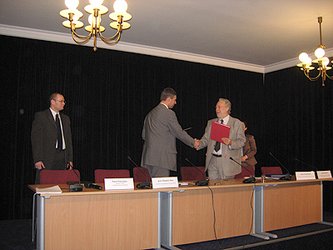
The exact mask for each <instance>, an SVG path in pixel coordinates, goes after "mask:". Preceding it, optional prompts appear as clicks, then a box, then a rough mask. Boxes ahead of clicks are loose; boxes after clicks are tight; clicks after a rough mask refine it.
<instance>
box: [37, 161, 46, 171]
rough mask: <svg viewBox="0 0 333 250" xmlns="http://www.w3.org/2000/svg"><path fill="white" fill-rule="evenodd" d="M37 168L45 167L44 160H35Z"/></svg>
mask: <svg viewBox="0 0 333 250" xmlns="http://www.w3.org/2000/svg"><path fill="white" fill-rule="evenodd" d="M35 168H37V169H39V170H41V169H43V168H45V166H44V163H43V162H42V161H37V162H35Z"/></svg>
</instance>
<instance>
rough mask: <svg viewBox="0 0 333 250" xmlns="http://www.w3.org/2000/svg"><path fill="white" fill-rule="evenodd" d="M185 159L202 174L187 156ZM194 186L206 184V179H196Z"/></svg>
mask: <svg viewBox="0 0 333 250" xmlns="http://www.w3.org/2000/svg"><path fill="white" fill-rule="evenodd" d="M185 161H187V162H188V163H190V164H191V166H192V167H194V168H195V170H197V171H199V172H200V174H201V175H202V174H203V173H202V172H201V170H200V169H199V168H198V167H197V166H196V165H194V164H193V163H192V162H191V161H190V160H189V159H188V158H185ZM194 184H195V185H196V186H208V179H207V178H206V179H204V180H198V181H196V182H195V183H194Z"/></svg>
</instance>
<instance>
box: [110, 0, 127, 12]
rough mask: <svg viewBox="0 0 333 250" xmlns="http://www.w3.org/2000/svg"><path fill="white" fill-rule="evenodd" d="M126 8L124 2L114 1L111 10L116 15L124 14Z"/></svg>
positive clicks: (120, 0)
mask: <svg viewBox="0 0 333 250" xmlns="http://www.w3.org/2000/svg"><path fill="white" fill-rule="evenodd" d="M127 7H128V5H127V3H126V1H125V0H116V1H115V2H114V4H113V9H114V11H115V12H116V13H126V11H127Z"/></svg>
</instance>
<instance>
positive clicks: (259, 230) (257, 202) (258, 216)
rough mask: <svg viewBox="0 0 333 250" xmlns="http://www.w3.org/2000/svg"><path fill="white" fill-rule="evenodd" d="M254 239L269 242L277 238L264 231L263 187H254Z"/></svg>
mask: <svg viewBox="0 0 333 250" xmlns="http://www.w3.org/2000/svg"><path fill="white" fill-rule="evenodd" d="M254 192H255V195H254V234H251V235H252V236H254V237H257V238H260V239H264V240H269V239H270V238H274V239H276V238H277V235H276V234H272V233H267V232H265V231H264V186H255V187H254Z"/></svg>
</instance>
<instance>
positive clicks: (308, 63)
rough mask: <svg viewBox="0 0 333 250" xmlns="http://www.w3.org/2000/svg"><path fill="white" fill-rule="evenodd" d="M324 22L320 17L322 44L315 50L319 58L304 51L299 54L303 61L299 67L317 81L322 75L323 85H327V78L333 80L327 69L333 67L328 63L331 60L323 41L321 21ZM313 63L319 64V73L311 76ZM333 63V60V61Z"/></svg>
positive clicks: (312, 79) (307, 75) (308, 76)
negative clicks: (312, 57) (314, 57)
mask: <svg viewBox="0 0 333 250" xmlns="http://www.w3.org/2000/svg"><path fill="white" fill-rule="evenodd" d="M322 22H323V18H322V17H318V23H319V34H320V44H319V46H318V48H317V49H316V50H315V52H314V54H315V56H316V58H317V59H314V60H312V59H311V57H309V55H308V54H307V53H305V52H302V53H301V54H299V56H298V58H299V60H300V61H301V63H299V64H297V66H298V67H300V69H301V70H303V72H304V75H305V76H306V77H307V78H308V79H309V80H310V81H316V80H318V79H319V78H320V77H321V83H322V84H321V85H322V86H325V80H326V78H329V79H331V80H333V76H329V75H328V74H327V71H328V70H330V69H331V68H332V67H331V66H329V65H328V64H329V63H330V60H329V59H328V57H326V56H325V50H324V49H325V48H326V47H325V45H324V44H323V41H322V33H321V23H322ZM312 63H314V64H317V65H318V66H317V70H318V74H317V75H314V76H311V75H310V71H311V70H313V69H314V68H315V67H313V66H312ZM332 63H333V61H332Z"/></svg>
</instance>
